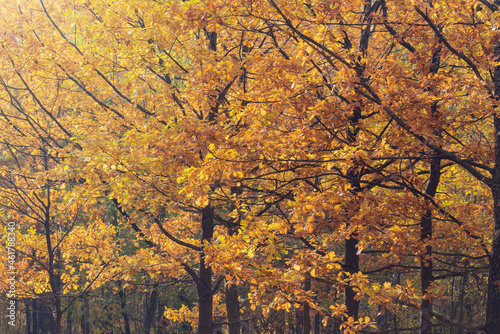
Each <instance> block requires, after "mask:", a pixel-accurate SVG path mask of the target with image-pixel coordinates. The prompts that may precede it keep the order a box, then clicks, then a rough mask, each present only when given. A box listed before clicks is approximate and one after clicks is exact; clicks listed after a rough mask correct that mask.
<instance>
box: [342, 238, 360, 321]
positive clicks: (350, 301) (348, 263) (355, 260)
mask: <svg viewBox="0 0 500 334" xmlns="http://www.w3.org/2000/svg"><path fill="white" fill-rule="evenodd" d="M356 237H357V235H354V234H353V235H352V236H351V237H350V238H349V239H346V240H345V253H344V265H345V267H346V271H347V272H348V273H349V274H351V275H352V274H355V273H357V272H358V271H359V255H358V239H356ZM355 297H356V291H355V290H354V288H353V287H352V286H351V285H348V286H346V288H345V306H346V307H347V315H348V316H349V317H353V318H354V320H356V319H358V312H359V300H356V299H355Z"/></svg>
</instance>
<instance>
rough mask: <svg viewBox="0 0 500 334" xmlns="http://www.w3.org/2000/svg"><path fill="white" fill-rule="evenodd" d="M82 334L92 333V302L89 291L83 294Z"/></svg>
mask: <svg viewBox="0 0 500 334" xmlns="http://www.w3.org/2000/svg"><path fill="white" fill-rule="evenodd" d="M81 328H82V334H90V302H89V295H88V291H87V292H86V293H85V294H84V295H83V313H82V322H81Z"/></svg>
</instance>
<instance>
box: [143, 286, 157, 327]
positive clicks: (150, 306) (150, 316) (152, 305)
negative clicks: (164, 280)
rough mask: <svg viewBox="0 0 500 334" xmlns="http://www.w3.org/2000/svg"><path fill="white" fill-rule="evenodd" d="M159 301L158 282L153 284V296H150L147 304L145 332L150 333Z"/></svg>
mask: <svg viewBox="0 0 500 334" xmlns="http://www.w3.org/2000/svg"><path fill="white" fill-rule="evenodd" d="M157 302H158V283H155V284H154V286H153V291H151V296H150V298H149V303H147V304H146V316H145V317H144V318H145V319H144V333H146V334H149V333H150V332H151V328H152V327H153V321H154V317H155V312H156V304H157Z"/></svg>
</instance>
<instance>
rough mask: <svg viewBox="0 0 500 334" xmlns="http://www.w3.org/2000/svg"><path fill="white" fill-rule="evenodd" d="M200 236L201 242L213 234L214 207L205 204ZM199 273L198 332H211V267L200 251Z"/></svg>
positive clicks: (203, 333) (205, 333)
mask: <svg viewBox="0 0 500 334" xmlns="http://www.w3.org/2000/svg"><path fill="white" fill-rule="evenodd" d="M201 226H202V232H201V234H202V237H201V244H202V245H203V244H205V242H210V241H211V240H212V236H213V234H214V209H213V207H212V206H210V205H208V206H206V207H205V208H204V209H203V211H202V217H201ZM199 265H200V267H199V270H200V273H199V277H198V282H197V286H196V288H197V292H198V334H211V333H212V307H213V306H212V304H213V292H212V267H210V266H209V265H205V253H204V252H203V251H201V252H200V264H199Z"/></svg>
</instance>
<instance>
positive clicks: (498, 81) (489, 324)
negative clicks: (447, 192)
mask: <svg viewBox="0 0 500 334" xmlns="http://www.w3.org/2000/svg"><path fill="white" fill-rule="evenodd" d="M494 52H495V56H496V59H495V60H496V61H498V60H500V42H499V43H497V45H496V47H495V49H494ZM493 83H494V88H495V91H494V93H495V99H496V100H497V101H499V100H500V66H497V67H495V70H494V75H493ZM497 108H498V107H497ZM493 122H494V125H493V126H494V133H495V165H494V167H493V173H492V174H493V175H492V176H493V180H492V181H493V182H492V185H491V192H492V195H493V242H492V245H491V252H490V256H489V260H490V268H489V275H488V299H487V302H486V323H485V326H484V327H485V331H486V332H487V333H488V334H499V333H500V118H499V117H498V115H495V116H493Z"/></svg>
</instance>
